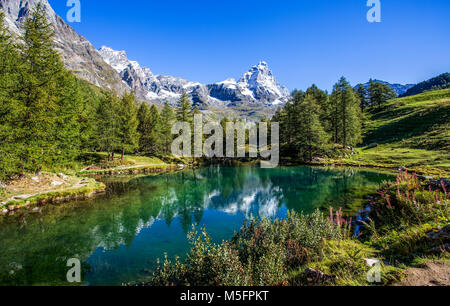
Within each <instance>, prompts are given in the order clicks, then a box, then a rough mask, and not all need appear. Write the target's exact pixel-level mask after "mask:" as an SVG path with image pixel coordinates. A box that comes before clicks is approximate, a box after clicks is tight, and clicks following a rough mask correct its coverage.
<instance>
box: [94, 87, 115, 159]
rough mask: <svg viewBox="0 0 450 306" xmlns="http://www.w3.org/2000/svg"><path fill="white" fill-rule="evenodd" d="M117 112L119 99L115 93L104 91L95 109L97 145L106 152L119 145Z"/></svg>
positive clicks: (110, 151) (112, 150)
mask: <svg viewBox="0 0 450 306" xmlns="http://www.w3.org/2000/svg"><path fill="white" fill-rule="evenodd" d="M118 112H119V99H118V98H117V97H116V96H115V95H113V94H111V93H106V94H105V95H104V96H102V97H101V99H100V103H99V105H98V109H97V122H98V128H97V145H98V147H99V148H100V149H101V150H103V151H106V152H108V153H112V152H114V150H115V149H116V148H117V147H118V146H119V118H118ZM108 157H109V156H108Z"/></svg>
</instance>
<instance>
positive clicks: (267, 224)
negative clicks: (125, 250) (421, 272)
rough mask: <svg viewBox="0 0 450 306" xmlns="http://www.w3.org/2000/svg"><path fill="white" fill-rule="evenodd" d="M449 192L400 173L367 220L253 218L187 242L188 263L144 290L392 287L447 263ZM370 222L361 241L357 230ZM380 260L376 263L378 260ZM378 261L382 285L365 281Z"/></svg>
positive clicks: (163, 269)
mask: <svg viewBox="0 0 450 306" xmlns="http://www.w3.org/2000/svg"><path fill="white" fill-rule="evenodd" d="M449 199H450V194H448V193H447V190H446V188H445V186H444V185H442V186H441V187H437V186H436V187H432V186H428V185H427V184H425V183H424V182H421V181H419V179H418V178H417V176H416V175H409V174H406V173H402V174H401V175H399V177H398V178H397V181H396V182H394V183H392V182H391V183H385V184H384V185H383V186H382V188H381V189H380V190H379V192H378V195H377V196H375V197H373V198H372V199H371V200H370V207H371V210H370V213H369V216H368V217H367V218H363V221H358V222H354V221H352V220H351V219H345V218H343V214H342V211H338V212H333V211H332V210H331V211H330V213H327V214H325V213H323V212H320V211H316V212H315V213H313V214H311V215H303V214H296V213H293V212H291V213H290V214H289V216H288V218H287V219H286V220H275V221H272V220H268V219H262V220H251V221H249V222H246V223H245V224H244V225H243V226H242V228H241V230H240V231H239V232H238V233H236V234H235V236H234V237H233V238H232V239H231V240H229V241H225V242H223V243H221V244H214V243H212V242H211V239H210V237H209V236H208V234H207V232H206V230H203V231H202V232H198V231H196V230H195V229H194V230H193V232H191V233H190V234H189V236H188V238H189V240H190V242H191V245H192V247H191V250H190V252H189V253H188V254H187V256H186V259H185V261H184V262H180V261H179V260H178V259H175V261H172V260H170V259H169V258H167V257H166V258H165V259H164V261H162V262H159V267H158V268H157V269H156V271H155V272H154V275H153V277H151V278H150V279H147V280H144V281H143V282H142V283H140V285H164V286H171V285H191V286H203V285H217V286H230V285H240V286H248V285H250V286H253V285H255V286H256V285H268V286H274V285H293V286H303V285H391V284H395V283H397V282H399V281H400V280H401V279H402V277H403V275H404V271H405V270H406V269H407V268H410V267H417V266H420V265H421V264H423V263H426V262H428V261H430V260H433V261H436V260H439V261H444V262H445V261H448V258H449V253H448V243H449V238H448V231H449V225H450V213H449V207H448V202H449ZM362 224H365V226H364V227H363V230H362V231H360V232H359V234H358V236H357V237H356V236H355V235H353V233H354V230H355V228H356V226H360V225H362ZM374 260H375V261H374ZM370 261H372V262H378V263H379V267H380V270H379V271H380V279H379V280H376V279H375V282H369V281H368V277H367V276H368V273H369V272H370V271H372V267H370V266H369V264H368V262H370Z"/></svg>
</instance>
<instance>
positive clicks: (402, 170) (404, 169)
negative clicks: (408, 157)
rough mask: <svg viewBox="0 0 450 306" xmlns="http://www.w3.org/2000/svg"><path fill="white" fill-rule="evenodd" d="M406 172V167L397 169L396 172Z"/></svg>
mask: <svg viewBox="0 0 450 306" xmlns="http://www.w3.org/2000/svg"><path fill="white" fill-rule="evenodd" d="M406 170H408V169H406V167H404V166H401V167H399V168H398V171H401V172H405V171H406Z"/></svg>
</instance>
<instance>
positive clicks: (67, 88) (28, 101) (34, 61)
mask: <svg viewBox="0 0 450 306" xmlns="http://www.w3.org/2000/svg"><path fill="white" fill-rule="evenodd" d="M23 31H24V34H23V37H22V38H21V44H19V48H20V60H21V63H22V64H21V66H20V69H19V74H20V86H19V88H18V90H17V91H16V95H15V97H14V98H15V99H16V100H17V101H18V112H19V113H20V118H21V121H20V122H19V123H18V124H17V125H16V126H17V128H18V129H19V133H18V135H20V136H19V138H18V139H16V144H17V146H18V147H19V148H20V149H21V157H20V159H21V161H22V163H23V164H22V167H24V168H26V169H29V170H37V169H40V168H41V167H42V166H43V165H45V164H50V163H55V162H56V163H58V162H63V161H64V160H66V159H67V157H69V159H71V158H73V157H74V155H75V152H76V150H77V149H78V148H79V143H78V141H77V140H78V135H77V134H78V133H79V126H78V124H77V113H78V105H79V103H80V100H79V95H78V93H77V90H76V88H75V86H76V84H75V82H74V78H73V76H72V75H71V74H70V73H69V72H68V71H67V70H66V69H65V68H64V65H63V63H62V61H61V59H60V57H59V54H58V53H57V51H55V49H54V48H53V41H52V36H53V30H52V27H51V25H50V23H49V22H48V21H47V19H46V17H45V10H44V8H43V7H42V5H41V4H40V3H39V4H38V5H37V6H36V8H35V9H33V11H32V13H31V15H30V16H29V17H28V18H27V20H26V21H25V23H24V26H23Z"/></svg>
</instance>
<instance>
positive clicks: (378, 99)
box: [368, 80, 397, 110]
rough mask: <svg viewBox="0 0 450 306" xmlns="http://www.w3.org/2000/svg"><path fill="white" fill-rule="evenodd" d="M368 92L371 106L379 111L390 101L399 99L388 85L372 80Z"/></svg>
mask: <svg viewBox="0 0 450 306" xmlns="http://www.w3.org/2000/svg"><path fill="white" fill-rule="evenodd" d="M368 92H369V101H370V106H371V107H376V108H377V110H381V109H382V108H383V106H384V104H385V103H386V102H387V101H388V100H390V99H394V98H396V97H397V94H396V93H395V92H394V91H393V90H392V89H391V88H390V87H389V86H388V85H387V84H383V83H381V82H375V81H374V80H370V82H369V89H368Z"/></svg>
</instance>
